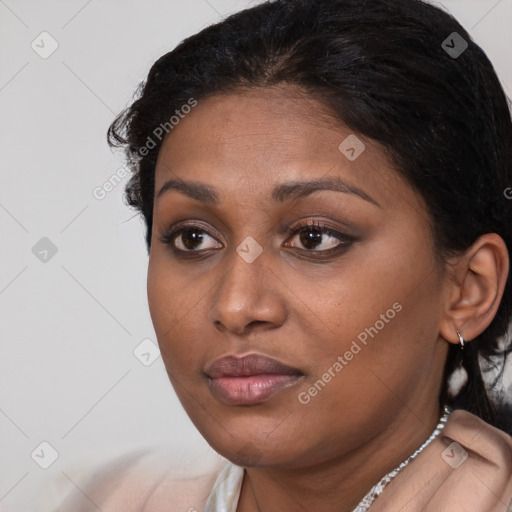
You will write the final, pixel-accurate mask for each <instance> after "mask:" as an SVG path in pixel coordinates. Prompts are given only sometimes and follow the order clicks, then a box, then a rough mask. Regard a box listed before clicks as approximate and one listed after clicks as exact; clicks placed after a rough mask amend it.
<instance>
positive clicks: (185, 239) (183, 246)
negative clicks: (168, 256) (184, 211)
mask: <svg viewBox="0 0 512 512" xmlns="http://www.w3.org/2000/svg"><path fill="white" fill-rule="evenodd" d="M159 239H160V242H162V243H163V244H165V245H169V246H171V249H172V250H173V251H176V252H200V251H209V250H212V249H218V248H220V247H222V244H220V245H214V243H212V242H210V243H209V244H208V243H207V242H208V239H211V240H212V241H215V242H216V240H215V238H213V237H212V236H211V235H210V234H209V233H208V232H207V231H206V230H204V229H203V228H202V227H200V226H197V225H194V224H190V225H187V226H182V227H179V228H177V229H171V230H169V231H168V232H166V233H165V234H164V235H162V236H161V237H160V238H159ZM217 244H219V243H218V242H217Z"/></svg>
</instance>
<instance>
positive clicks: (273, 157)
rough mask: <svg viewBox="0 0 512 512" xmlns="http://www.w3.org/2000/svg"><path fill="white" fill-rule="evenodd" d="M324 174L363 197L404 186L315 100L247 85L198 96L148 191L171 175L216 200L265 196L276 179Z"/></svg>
mask: <svg viewBox="0 0 512 512" xmlns="http://www.w3.org/2000/svg"><path fill="white" fill-rule="evenodd" d="M346 141H348V142H346ZM358 144H359V145H358ZM340 145H341V149H340ZM347 146H353V147H354V149H355V151H356V153H354V152H350V151H349V153H346V149H347ZM348 149H349V150H350V147H348ZM344 151H345V152H344ZM358 153H360V154H359V156H357V154H358ZM354 154H355V155H356V158H355V159H352V158H348V157H347V155H348V156H351V157H353V156H354ZM325 176H341V177H343V178H346V179H347V180H350V182H351V183H352V184H353V185H354V186H357V187H360V188H363V189H365V190H367V191H368V194H372V193H373V194H375V193H379V194H382V193H383V188H384V187H385V188H386V189H389V187H390V186H391V191H393V189H395V191H396V186H397V185H399V186H402V187H403V186H406V187H407V185H405V183H403V180H402V179H401V178H400V176H399V175H398V173H397V172H396V171H395V170H394V169H393V167H392V165H391V164H390V162H389V160H388V158H387V157H386V156H385V153H384V151H383V148H382V147H381V146H380V145H379V144H377V143H376V142H374V141H371V140H368V139H367V138H364V137H362V136H360V135H356V134H354V133H353V132H352V131H351V130H350V129H349V128H348V127H347V126H345V125H344V124H343V123H342V122H340V121H339V120H338V119H337V118H335V116H333V115H332V113H331V112H330V111H329V109H327V107H326V106H325V105H324V104H323V103H321V102H320V101H318V100H316V99H315V98H313V97H311V96H308V95H305V94H303V93H301V92H300V91H298V90H297V89H295V88H292V87H276V88H255V89H247V90H243V91H238V92H236V93H233V94H225V95H216V96H211V97H209V98H206V99H203V100H200V101H199V102H198V105H197V106H196V107H195V108H194V109H193V111H192V112H191V113H189V114H187V115H186V116H184V118H183V119H181V120H180V122H179V124H178V125H177V126H175V127H174V128H173V130H172V131H171V132H170V133H169V134H168V135H167V136H166V138H165V140H164V142H163V144H162V147H161V150H160V154H159V158H158V163H157V169H156V177H155V181H156V186H155V190H156V191H157V192H158V190H159V189H160V187H161V186H162V185H163V184H164V183H165V182H166V181H167V180H169V179H173V178H178V179H184V180H191V181H201V182H205V183H209V184H212V185H213V186H215V187H216V188H219V192H220V195H221V200H222V199H223V198H222V194H223V190H224V191H225V192H224V195H232V193H233V192H234V191H235V189H238V191H241V189H242V188H243V189H245V190H248V189H250V190H251V191H252V192H254V193H259V192H261V193H262V194H263V193H266V194H267V195H268V193H269V191H270V189H272V188H273V187H274V185H275V184H276V183H280V182H283V181H290V180H304V179H318V178H322V177H325ZM407 188H409V187H407ZM411 192H412V191H411ZM262 197H263V196H262Z"/></svg>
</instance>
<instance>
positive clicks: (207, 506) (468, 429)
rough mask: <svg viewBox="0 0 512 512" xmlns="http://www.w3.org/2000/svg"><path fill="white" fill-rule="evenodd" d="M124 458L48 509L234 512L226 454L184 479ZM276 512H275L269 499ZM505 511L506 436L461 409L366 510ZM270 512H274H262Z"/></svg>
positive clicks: (509, 506) (510, 477)
mask: <svg viewBox="0 0 512 512" xmlns="http://www.w3.org/2000/svg"><path fill="white" fill-rule="evenodd" d="M150 464H151V462H150V459H147V458H146V459H144V458H136V459H133V458H132V459H131V460H130V459H124V460H120V461H118V462H116V463H115V464H113V465H111V466H109V467H108V468H105V469H104V470H103V471H102V472H100V473H98V474H96V475H94V476H93V477H92V478H91V480H90V482H89V483H88V484H87V485H86V486H85V487H82V491H83V492H84V494H82V493H81V492H79V491H78V490H77V491H76V492H74V493H72V494H71V495H70V496H69V497H68V499H67V500H65V502H64V503H62V505H61V506H60V507H59V508H58V509H57V510H56V511H55V512H93V511H94V512H97V511H98V509H100V510H101V511H102V512H236V504H237V502H238V495H239V491H240V487H241V483H242V479H243V475H244V470H243V468H240V467H238V466H235V465H234V464H232V463H231V462H229V461H227V460H226V459H220V460H219V463H218V464H217V465H216V466H215V467H213V468H210V469H209V470H208V471H207V472H206V473H204V474H202V475H196V476H187V477H184V476H183V474H181V475H180V472H179V471H176V470H163V471H155V470H152V469H150ZM275 510H276V512H277V511H279V512H282V510H281V509H280V508H279V506H278V504H276V509H275ZM384 511H385V512H395V511H396V512H399V511H400V512H512V437H510V436H509V435H507V434H506V433H504V432H502V431H501V430H499V429H496V428H494V427H492V426H491V425H489V424H487V423H485V422H484V421H482V420H481V419H480V418H478V417H477V416H475V415H473V414H471V413H469V412H467V411H463V410H456V411H454V412H452V414H451V415H450V417H449V419H448V422H447V423H446V426H445V428H444V430H443V431H442V432H441V434H440V435H439V436H438V437H437V438H436V439H435V440H434V441H432V442H431V443H430V444H429V445H428V446H427V447H426V448H425V449H424V450H423V451H422V452H421V453H420V454H419V455H418V456H417V457H416V459H414V460H413V461H412V462H411V463H410V464H409V465H407V466H406V467H405V468H404V469H403V470H402V471H401V472H400V473H398V475H397V476H396V477H395V478H394V479H393V480H392V481H391V482H390V483H389V485H388V486H387V487H386V488H385V489H384V491H383V493H382V494H381V495H380V496H379V497H378V498H377V499H376V500H375V502H374V503H373V505H372V506H371V507H370V512H384ZM265 512H274V511H265Z"/></svg>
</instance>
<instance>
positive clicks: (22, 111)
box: [0, 0, 512, 512]
mask: <svg viewBox="0 0 512 512" xmlns="http://www.w3.org/2000/svg"><path fill="white" fill-rule="evenodd" d="M254 3H258V2H257V1H256V2H249V1H247V0H208V1H206V0H186V1H178V0H167V1H156V0H152V1H142V0H137V1H135V0H130V1H115V0H89V1H86V0H66V1H64V0H60V1H57V0H51V1H50V0H45V1H41V0H39V1H36V0H0V112H1V115H0V141H1V147H2V152H1V167H0V169H1V171H0V172H1V187H0V226H1V240H2V242H1V265H0V311H1V316H0V334H1V338H0V340H1V341H0V343H1V357H0V376H1V381H0V508H2V507H4V508H6V509H7V510H10V511H14V512H15V511H18V510H19V511H21V510H24V511H27V510H40V511H44V510H48V507H50V505H51V504H52V503H54V502H56V501H59V499H60V498H61V497H62V495H63V494H65V493H67V492H69V491H71V490H72V489H73V488H74V485H75V484H79V483H80V481H81V480H80V479H81V477H82V476H83V475H87V474H88V473H89V472H90V470H91V468H93V467H96V466H98V465H99V464H101V463H102V462H104V461H107V460H109V459H111V458H112V457H114V456H117V455H119V454H121V453H124V452H127V451H131V450H134V449H137V448H140V447H148V446H157V445H159V446H166V447H168V448H169V450H170V452H172V454H173V458H174V460H175V461H176V463H177V464H180V463H181V462H182V461H185V460H186V459H188V460H191V461H192V462H194V461H196V460H197V461H199V460H200V458H201V457H204V456H206V455H211V450H210V449H209V447H208V445H207V444H206V442H205V441H204V440H203V439H202V438H201V436H200V435H199V434H198V433H197V431H196V430H195V428H194V427H193V425H192V424H191V422H190V421H189V420H188V418H187V416H186V414H185V413H184V412H183V410H182V408H181V406H180V404H179V402H178V400H177V398H176V396H175V394H174V392H173V390H172V388H171V386H170V384H169V382H168V378H167V375H166V373H165V370H164V367H163V363H162V360H161V358H159V357H157V358H156V359H155V360H154V362H153V363H152V364H150V365H149V366H145V365H144V364H143V362H141V361H140V360H139V359H137V358H136V357H135V355H134V353H133V351H134V349H135V348H136V347H137V346H138V345H139V344H140V343H141V342H142V341H143V340H145V339H150V340H152V341H153V342H156V339H155V335H154V331H153V328H152V325H151V320H150V316H149V312H148V307H147V299H146V268H147V254H146V250H145V246H144V240H143V228H142V223H141V221H140V220H139V219H138V218H137V217H134V212H133V211H131V210H129V209H128V208H127V207H126V206H125V205H124V204H123V201H122V192H123V187H124V185H125V183H126V178H123V179H122V180H121V183H120V184H119V185H117V186H116V187H115V188H114V189H113V190H112V191H110V192H109V193H108V194H106V197H105V198H104V199H102V200H98V199H96V198H95V197H94V195H93V190H94V189H95V188H96V187H98V186H101V185H102V184H103V183H104V182H105V181H107V180H108V179H109V177H110V176H112V175H113V174H114V173H116V171H117V170H118V169H119V168H120V167H122V165H123V162H122V159H121V155H119V154H113V153H112V152H111V151H110V150H109V149H108V147H107V145H106V143H105V132H106V129H107V127H108V125H109V124H110V122H111V121H112V120H113V118H114V115H115V114H116V113H118V112H119V111H120V110H121V109H123V108H124V107H125V106H127V105H128V104H129V103H130V100H131V97H132V94H133V92H134V91H135V88H136V86H137V85H138V83H139V81H140V80H142V79H143V78H145V76H146V74H147V72H148V71H149V68H150V66H151V64H152V63H153V62H154V61H155V60H156V59H157V58H158V57H159V56H160V55H162V54H163V53H165V52H167V51H169V50H170V49H172V48H173V47H174V46H175V45H176V44H177V43H178V42H179V41H180V40H182V39H183V38H184V37H186V36H188V35H191V34H192V33H194V32H197V31H198V30H200V29H201V28H203V27H205V26H206V25H208V24H211V23H213V22H215V21H217V20H219V19H221V18H222V17H224V16H225V15H226V14H229V13H231V12H234V11H236V10H238V9H242V8H244V7H246V6H249V5H251V4H254ZM443 5H444V7H445V8H446V9H447V10H449V11H451V12H452V13H453V14H454V15H455V16H456V18H457V19H458V20H459V21H460V22H461V23H462V25H464V27H465V28H466V29H467V30H468V31H469V32H470V33H471V35H472V36H473V37H474V39H475V40H476V42H477V43H478V44H480V45H481V46H482V47H483V49H484V50H485V51H486V52H487V54H488V56H489V57H490V59H491V61H492V62H493V63H494V65H495V68H496V70H497V72H498V75H499V76H500V79H501V80H502V83H503V86H504V88H505V91H506V92H507V94H508V95H509V97H512V59H511V57H510V50H511V49H512V32H511V31H510V27H511V26H512V0H500V1H496V0H488V1H487V0H474V1H467V0H445V1H444V2H443ZM43 31H46V32H48V33H49V34H50V35H51V37H52V38H53V39H54V40H55V41H56V42H57V43H58V48H57V50H56V51H55V52H54V53H53V54H52V55H50V56H49V57H48V58H46V59H45V58H42V57H41V56H40V53H41V52H44V51H49V49H51V44H52V41H51V40H50V39H49V38H48V36H40V34H41V33H42V32H43ZM33 41H35V42H34V45H38V46H36V48H37V49H38V51H39V52H40V53H37V52H36V51H35V50H34V49H33V48H32V47H31V45H32V42H33ZM511 186H512V184H511ZM43 237H46V238H48V239H49V240H50V241H51V244H53V246H55V247H56V249H57V252H56V254H54V255H53V254H52V250H51V247H49V245H48V241H45V240H43V241H40V240H41V239H42V238H43ZM36 244H38V245H36ZM34 246H35V247H36V248H35V249H33V248H34ZM45 250H48V251H49V252H47V253H45V252H44V251H45ZM34 252H35V254H34ZM45 258H46V259H45ZM41 259H42V260H43V261H41ZM146 343H148V342H146ZM152 346H153V345H148V347H150V348H151V347H152ZM142 352H144V353H146V352H148V351H147V349H146V348H145V346H144V348H143V350H142ZM150 353H151V355H150V356H144V357H143V361H145V359H146V360H147V359H148V358H149V359H150V360H151V359H152V358H153V357H154V355H153V352H151V351H150ZM144 358H145V359H144ZM145 362H146V364H147V361H145ZM511 373H512V372H509V373H508V375H507V377H506V379H507V380H506V382H505V384H507V385H510V381H511ZM41 442H47V443H49V444H50V445H51V446H52V447H53V448H54V449H55V450H56V451H57V452H58V454H59V455H58V458H57V459H56V460H55V461H54V462H53V464H51V465H50V466H49V467H48V469H43V468H42V467H41V465H45V464H48V463H49V462H51V458H52V451H51V449H49V448H48V447H47V446H45V445H43V446H41ZM34 450H35V452H34ZM33 453H34V454H33ZM31 454H33V455H32V456H31ZM80 472H82V473H80ZM43 488H44V489H45V496H44V498H43V497H42V494H41V492H42V490H43ZM35 496H39V498H38V499H37V500H36V498H35ZM36 501H37V503H36Z"/></svg>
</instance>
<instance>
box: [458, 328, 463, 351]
mask: <svg viewBox="0 0 512 512" xmlns="http://www.w3.org/2000/svg"><path fill="white" fill-rule="evenodd" d="M457 336H458V337H459V343H460V349H461V350H464V338H463V337H462V334H461V333H460V332H459V331H457Z"/></svg>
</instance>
